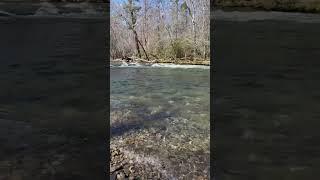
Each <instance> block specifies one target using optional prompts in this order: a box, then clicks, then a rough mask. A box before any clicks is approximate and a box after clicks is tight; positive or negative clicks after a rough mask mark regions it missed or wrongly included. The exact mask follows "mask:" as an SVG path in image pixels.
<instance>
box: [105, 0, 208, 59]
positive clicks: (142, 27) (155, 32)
mask: <svg viewBox="0 0 320 180" xmlns="http://www.w3.org/2000/svg"><path fill="white" fill-rule="evenodd" d="M110 6H111V9H110V13H111V14H110V16H111V24H110V30H111V34H110V38H111V57H112V58H119V57H125V56H138V57H142V58H144V59H148V60H150V59H185V60H187V59H188V60H195V59H202V60H207V59H209V57H210V46H209V45H210V37H209V32H210V31H209V30H210V28H209V27H210V1H209V0H197V1H196V0H122V1H119V0H112V1H111V5H110Z"/></svg>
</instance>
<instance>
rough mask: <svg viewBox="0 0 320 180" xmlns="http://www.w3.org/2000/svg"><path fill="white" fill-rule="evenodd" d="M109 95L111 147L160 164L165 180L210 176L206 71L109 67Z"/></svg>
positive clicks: (207, 70) (208, 106)
mask: <svg viewBox="0 0 320 180" xmlns="http://www.w3.org/2000/svg"><path fill="white" fill-rule="evenodd" d="M110 95H111V96H110V100H111V133H112V134H111V136H112V141H111V146H112V147H113V146H117V147H122V148H123V149H126V150H127V151H129V152H134V153H135V154H136V155H135V156H140V155H149V156H151V155H152V157H154V158H155V159H160V161H161V163H162V164H165V165H166V168H164V169H163V171H161V175H162V177H163V178H170V177H171V178H177V177H193V176H194V177H198V176H202V177H206V176H207V175H208V173H209V172H208V168H209V137H210V133H209V127H210V122H209V108H210V105H209V69H203V68H192V69H186V68H168V67H161V68H154V67H139V68H134V67H112V68H111V93H110ZM153 136H154V139H153ZM141 139H143V141H142V142H141ZM120 140H121V141H120ZM130 142H133V143H134V144H136V145H137V144H139V145H138V146H136V147H134V146H132V145H130ZM127 143H128V144H127ZM136 163H137V164H139V163H138V162H136ZM147 164H150V165H149V166H155V163H154V162H153V163H150V162H149V163H147ZM194 165H195V166H194ZM161 169H162V168H160V169H157V170H161ZM164 171H165V172H166V173H164ZM190 171H194V172H192V173H190ZM147 173H150V172H146V173H145V174H147Z"/></svg>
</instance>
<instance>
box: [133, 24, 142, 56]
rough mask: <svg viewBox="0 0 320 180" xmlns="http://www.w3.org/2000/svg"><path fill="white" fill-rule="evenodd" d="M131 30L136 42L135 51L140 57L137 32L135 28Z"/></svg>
mask: <svg viewBox="0 0 320 180" xmlns="http://www.w3.org/2000/svg"><path fill="white" fill-rule="evenodd" d="M132 31H133V34H134V40H135V42H136V49H137V52H138V57H139V58H141V53H140V47H139V39H138V34H137V31H136V30H134V29H132Z"/></svg>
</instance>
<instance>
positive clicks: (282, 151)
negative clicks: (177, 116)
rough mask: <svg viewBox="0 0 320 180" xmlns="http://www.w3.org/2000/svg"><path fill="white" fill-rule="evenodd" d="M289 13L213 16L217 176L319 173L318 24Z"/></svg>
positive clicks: (303, 176) (288, 176) (237, 178)
mask: <svg viewBox="0 0 320 180" xmlns="http://www.w3.org/2000/svg"><path fill="white" fill-rule="evenodd" d="M219 13H221V12H219ZM255 14H256V15H257V16H254V15H255ZM274 14H276V15H277V16H283V17H282V18H277V17H273V15H274ZM288 14H290V13H241V12H233V13H230V14H229V15H228V13H225V15H224V16H225V17H228V18H223V17H220V18H219V19H217V20H216V22H215V25H216V27H217V28H216V31H215V39H216V41H215V46H216V48H215V54H216V56H215V63H214V66H215V67H216V69H215V73H214V80H213V81H214V99H215V100H214V104H213V106H212V107H213V108H214V114H215V117H214V118H215V134H216V139H215V145H216V147H217V148H216V151H215V153H216V154H215V157H216V172H215V173H216V174H217V179H221V180H223V179H228V180H229V179H231V180H240V179H241V180H242V179H281V180H282V179H291V180H293V179H312V178H313V177H317V175H318V174H319V173H318V172H319V171H318V170H319V165H320V161H319V159H320V154H319V143H317V142H319V92H320V91H319V90H320V86H319V75H320V71H319V69H320V64H319V56H320V54H319V53H320V49H319V45H318V44H319V39H318V38H317V37H318V32H319V30H320V24H319V21H318V20H319V19H318V17H317V15H314V16H313V17H312V16H311V15H308V14H306V15H305V14H301V13H300V14H290V17H293V16H294V18H286V17H287V16H288ZM220 15H221V14H220ZM250 15H251V16H250ZM264 15H265V16H264ZM271 16H272V17H271ZM217 17H218V16H217ZM249 17H250V18H249Z"/></svg>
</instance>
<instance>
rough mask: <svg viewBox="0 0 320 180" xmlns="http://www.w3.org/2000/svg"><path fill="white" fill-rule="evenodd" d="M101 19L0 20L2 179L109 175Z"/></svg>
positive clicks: (73, 177) (0, 155)
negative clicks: (107, 171) (107, 166)
mask: <svg viewBox="0 0 320 180" xmlns="http://www.w3.org/2000/svg"><path fill="white" fill-rule="evenodd" d="M105 23H106V22H105V19H104V18H101V17H100V18H86V17H80V18H79V17H78V18H77V17H72V18H66V17H52V16H50V17H46V16H32V17H28V16H21V17H5V18H1V19H0V39H1V41H0V54H1V57H0V63H1V65H0V84H1V88H0V99H1V102H0V147H1V148H0V179H103V178H105V177H106V174H105V171H106V157H107V155H106V154H107V153H106V142H107V140H106V139H105V137H106V131H107V130H106V128H107V124H106V123H107V122H106V120H105V111H106V102H105V97H106V96H107V92H106V88H107V87H106V79H107V77H106V70H105V59H106V57H105V52H106V48H105V44H106V43H105V38H104V37H105V34H106V32H105Z"/></svg>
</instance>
